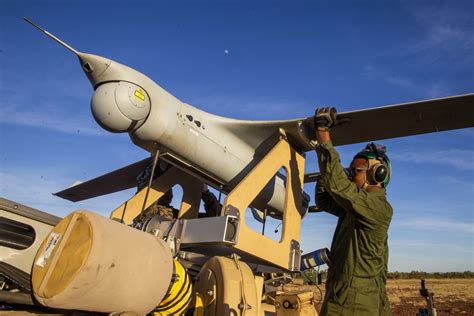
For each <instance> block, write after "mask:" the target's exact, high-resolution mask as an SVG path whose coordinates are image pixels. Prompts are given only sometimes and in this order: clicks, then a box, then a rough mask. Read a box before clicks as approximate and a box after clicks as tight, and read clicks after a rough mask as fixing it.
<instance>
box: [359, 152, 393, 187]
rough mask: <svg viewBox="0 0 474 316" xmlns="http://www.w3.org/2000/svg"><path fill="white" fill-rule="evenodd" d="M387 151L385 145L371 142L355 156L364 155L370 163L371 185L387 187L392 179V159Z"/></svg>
mask: <svg viewBox="0 0 474 316" xmlns="http://www.w3.org/2000/svg"><path fill="white" fill-rule="evenodd" d="M386 151H387V149H386V147H385V146H380V145H377V144H375V143H369V144H367V146H366V147H365V148H364V149H363V150H362V151H361V152H359V153H357V154H356V155H355V157H354V158H359V157H363V158H365V159H367V161H368V163H369V169H368V170H367V182H368V184H370V185H380V186H382V187H387V185H388V182H389V181H390V160H389V159H388V157H387V155H386V154H385V153H386Z"/></svg>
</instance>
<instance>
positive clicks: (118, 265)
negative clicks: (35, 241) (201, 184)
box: [32, 211, 173, 314]
mask: <svg viewBox="0 0 474 316" xmlns="http://www.w3.org/2000/svg"><path fill="white" fill-rule="evenodd" d="M172 274H173V258H172V254H171V250H170V249H169V247H168V246H167V245H166V244H165V243H164V241H163V240H161V239H158V238H156V237H155V236H153V235H151V234H147V233H144V232H142V231H138V230H135V229H133V228H131V227H128V226H126V225H124V224H120V223H118V222H115V221H113V220H111V219H108V218H105V217H102V216H100V215H97V214H95V213H92V212H89V211H76V212H73V213H71V214H70V215H68V216H67V217H65V218H64V219H63V220H61V221H60V222H59V223H58V225H56V226H55V227H54V229H53V230H52V231H51V233H50V234H49V236H48V237H47V238H46V239H45V240H44V241H43V244H42V245H41V247H40V248H39V250H38V253H37V254H36V258H35V261H34V265H33V269H32V287H33V292H34V295H35V298H36V299H37V300H38V302H40V303H41V304H43V305H45V306H49V307H54V308H61V309H76V310H86V311H95V312H106V313H111V312H135V313H139V314H146V313H148V312H150V311H152V310H153V309H154V308H155V307H156V306H158V305H159V303H160V302H161V301H162V299H163V297H164V296H165V294H166V292H167V290H168V287H169V285H170V283H171V278H172Z"/></svg>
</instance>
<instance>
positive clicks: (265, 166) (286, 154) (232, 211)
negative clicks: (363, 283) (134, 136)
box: [110, 137, 305, 271]
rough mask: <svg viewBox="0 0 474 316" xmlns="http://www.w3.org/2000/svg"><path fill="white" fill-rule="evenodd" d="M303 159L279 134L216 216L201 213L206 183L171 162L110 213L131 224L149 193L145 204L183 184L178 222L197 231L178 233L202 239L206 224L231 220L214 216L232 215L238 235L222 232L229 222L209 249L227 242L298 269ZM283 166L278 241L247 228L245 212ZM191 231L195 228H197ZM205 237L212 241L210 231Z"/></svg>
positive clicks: (258, 258) (253, 256) (232, 248)
mask: <svg viewBox="0 0 474 316" xmlns="http://www.w3.org/2000/svg"><path fill="white" fill-rule="evenodd" d="M304 163H305V157H304V156H303V155H301V154H300V153H299V152H297V151H296V150H295V149H294V148H292V147H291V145H290V144H289V143H288V141H287V140H286V139H284V138H283V137H280V140H279V141H278V142H277V143H276V144H275V145H274V146H273V147H272V148H271V149H270V150H269V151H268V153H267V154H266V155H265V156H264V157H263V158H262V159H261V160H260V161H259V162H258V163H257V164H256V166H255V167H254V168H253V169H252V170H251V171H250V172H249V173H248V174H247V175H246V176H245V177H244V178H243V179H242V180H241V181H240V182H239V183H238V184H237V185H236V186H235V187H234V189H233V190H232V191H231V192H229V194H228V195H227V197H226V198H225V200H224V204H223V206H222V209H221V212H220V216H218V217H217V218H216V217H214V218H212V217H211V218H209V217H208V218H197V217H198V212H199V206H200V202H201V195H202V192H203V187H204V186H203V183H202V182H201V181H200V180H199V179H197V178H195V177H193V176H191V175H189V174H188V173H186V172H185V171H182V170H180V169H178V168H177V167H172V168H171V169H169V170H167V171H166V172H165V173H164V174H162V175H161V176H159V177H158V178H157V179H156V180H154V181H153V182H152V185H151V187H150V190H149V192H148V197H147V198H146V191H147V188H143V189H142V190H141V191H139V192H138V193H137V194H135V195H134V196H133V197H132V198H130V199H129V200H128V201H126V202H125V203H123V204H122V205H120V206H119V207H118V208H116V209H115V210H114V211H112V213H111V215H110V217H111V218H112V219H115V220H119V221H121V222H123V223H125V224H130V223H131V222H132V220H133V219H134V218H135V217H136V216H138V215H139V214H140V212H141V210H142V207H143V205H144V203H145V198H146V203H145V208H147V207H149V206H150V205H152V204H153V203H154V202H155V201H156V200H158V199H159V198H160V197H161V196H163V194H164V193H165V192H167V191H168V190H169V189H170V188H172V187H173V186H174V185H176V184H179V185H180V186H181V187H182V189H183V199H182V203H181V206H180V210H179V215H178V219H179V220H178V222H180V223H181V225H187V226H186V227H187V229H180V230H179V231H180V233H181V234H186V233H187V232H189V235H192V236H193V237H192V238H191V237H190V236H183V235H181V236H176V237H178V238H180V240H188V241H189V240H190V239H194V240H193V241H192V244H193V245H199V244H200V240H199V238H200V237H199V236H200V235H201V234H200V233H199V232H201V233H204V232H203V231H202V230H203V227H209V230H212V229H213V226H215V225H216V223H217V224H218V223H221V224H222V225H227V223H228V220H223V221H216V219H218V218H226V217H232V220H233V222H234V223H235V222H237V225H234V229H235V230H236V231H235V232H234V233H233V234H232V235H233V236H234V237H232V238H230V239H226V238H225V236H224V237H222V231H224V235H226V230H227V226H226V227H225V228H224V229H221V230H219V231H220V233H221V237H219V238H218V237H216V239H215V242H213V243H208V244H207V245H212V246H213V247H214V249H211V251H210V253H215V251H214V250H217V249H220V250H219V251H221V252H220V253H221V254H222V249H223V248H224V249H226V253H227V254H230V253H237V254H239V255H240V256H241V257H243V258H249V259H250V261H253V262H255V263H262V264H267V265H271V266H276V267H278V268H282V269H284V270H287V271H298V270H299V267H300V256H301V251H300V225H301V215H300V212H299V211H298V208H299V207H300V208H301V207H302V199H303V183H304V182H303V181H304ZM280 168H284V169H285V171H286V183H285V188H286V193H285V204H284V210H283V213H282V234H281V239H280V241H279V242H277V241H274V240H272V239H271V238H269V237H267V236H264V235H262V234H260V233H258V232H256V231H254V230H252V229H251V228H249V227H248V226H247V225H246V222H245V215H246V211H247V210H248V206H249V205H250V203H251V202H252V201H253V200H254V198H255V197H256V196H257V195H258V194H259V193H260V191H262V189H263V188H264V187H265V185H266V184H267V183H268V182H269V181H270V180H271V179H272V178H273V177H274V176H275V174H276V173H277V172H278V170H280ZM206 221H209V222H208V223H209V226H206V223H205V222H206ZM193 227H194V230H193ZM190 232H193V234H191V233H190ZM206 233H207V232H206ZM208 235H209V234H208ZM211 239H212V238H211ZM206 242H209V236H208V237H207V240H206ZM201 244H202V243H201ZM201 246H202V245H201ZM216 247H217V248H216ZM219 251H217V253H218V252H219Z"/></svg>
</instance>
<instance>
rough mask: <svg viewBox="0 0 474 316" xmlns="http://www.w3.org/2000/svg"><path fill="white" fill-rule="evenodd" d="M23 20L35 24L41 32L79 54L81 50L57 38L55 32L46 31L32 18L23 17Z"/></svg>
mask: <svg viewBox="0 0 474 316" xmlns="http://www.w3.org/2000/svg"><path fill="white" fill-rule="evenodd" d="M23 20H25V21H26V22H28V23H30V24H31V25H33V26H34V27H36V28H37V29H38V30H40V31H41V32H43V33H44V34H46V35H47V36H49V37H50V38H52V39H53V40H55V41H56V42H58V43H59V44H61V45H62V46H64V47H66V48H67V49H69V50H70V51H71V52H73V53H74V54H76V55H79V52H78V51H77V50H75V49H74V48H72V47H71V46H69V45H68V44H66V43H64V42H63V41H61V40H60V39H59V38H57V37H56V36H54V35H53V34H51V33H49V32H48V31H46V30H45V29H42V28H41V27H40V26H38V25H36V24H35V23H34V22H33V21H31V20H30V19H28V18H26V17H23Z"/></svg>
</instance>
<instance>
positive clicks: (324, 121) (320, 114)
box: [314, 107, 337, 131]
mask: <svg viewBox="0 0 474 316" xmlns="http://www.w3.org/2000/svg"><path fill="white" fill-rule="evenodd" d="M335 125H337V111H336V108H334V107H323V108H317V109H316V111H315V112H314V127H315V128H316V129H317V130H326V131H327V130H329V128H331V127H333V126H335Z"/></svg>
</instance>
